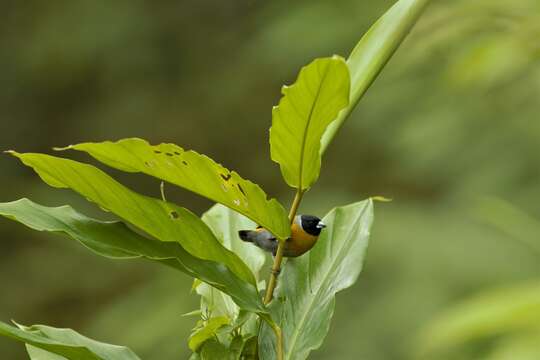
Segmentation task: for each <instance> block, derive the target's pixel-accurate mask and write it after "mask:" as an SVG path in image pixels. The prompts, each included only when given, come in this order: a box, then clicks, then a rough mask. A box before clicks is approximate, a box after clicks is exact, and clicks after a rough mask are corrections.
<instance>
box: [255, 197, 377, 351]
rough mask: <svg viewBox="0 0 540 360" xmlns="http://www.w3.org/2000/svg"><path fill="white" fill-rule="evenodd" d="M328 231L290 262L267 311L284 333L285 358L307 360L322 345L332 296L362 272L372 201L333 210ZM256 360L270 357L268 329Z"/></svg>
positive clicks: (271, 347) (327, 218)
mask: <svg viewBox="0 0 540 360" xmlns="http://www.w3.org/2000/svg"><path fill="white" fill-rule="evenodd" d="M323 221H324V223H325V224H327V228H326V230H325V231H324V232H322V233H321V236H320V239H319V240H318V241H317V244H316V245H315V247H314V248H313V249H312V250H311V251H310V252H308V253H307V254H305V255H303V256H301V257H299V258H295V259H289V260H288V261H287V263H286V264H285V266H284V268H283V271H282V274H283V275H282V276H281V277H280V278H279V283H278V288H277V289H276V296H275V300H274V301H273V302H272V303H271V306H270V310H271V315H272V318H273V319H274V320H276V321H277V322H278V324H279V325H280V326H281V329H282V331H283V339H284V346H285V353H284V359H285V360H293V359H294V360H302V359H306V358H307V357H308V355H309V353H310V352H311V351H312V350H314V349H317V348H319V347H320V346H321V344H322V342H323V340H324V338H325V336H326V334H327V333H328V329H329V327H330V321H331V318H332V315H333V312H334V303H335V295H336V293H337V292H339V291H341V290H343V289H346V288H348V287H350V286H351V285H352V284H354V282H355V281H356V279H357V278H358V275H359V274H360V271H361V270H362V263H363V261H364V256H365V252H366V248H367V245H368V238H369V232H370V227H371V224H372V222H373V202H372V200H371V199H370V200H365V201H362V202H358V203H354V204H351V205H348V206H344V207H338V208H335V209H334V210H332V211H331V212H330V213H329V214H328V215H326V216H325V217H324V219H323ZM259 341H260V356H261V359H265V360H270V359H275V358H276V357H275V337H274V336H273V333H272V331H271V330H270V328H269V327H268V326H265V327H264V332H263V334H262V335H261V336H260V337H259Z"/></svg>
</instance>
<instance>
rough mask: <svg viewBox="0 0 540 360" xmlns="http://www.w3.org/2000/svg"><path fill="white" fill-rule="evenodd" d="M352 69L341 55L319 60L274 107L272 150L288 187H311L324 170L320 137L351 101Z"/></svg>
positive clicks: (302, 71)
mask: <svg viewBox="0 0 540 360" xmlns="http://www.w3.org/2000/svg"><path fill="white" fill-rule="evenodd" d="M349 87H350V82H349V71H348V69H347V65H346V63H345V61H344V60H343V59H342V58H341V57H338V56H334V57H332V58H322V59H316V60H314V61H313V62H311V64H309V65H307V66H305V67H303V68H302V70H301V71H300V74H299V75H298V79H297V80H296V82H295V83H294V84H293V85H291V86H284V87H283V89H282V92H283V97H282V98H281V100H280V102H279V105H278V106H275V107H274V108H273V109H272V128H271V129H270V150H271V156H272V160H273V161H275V162H277V163H278V164H279V166H280V168H281V173H282V175H283V178H284V179H285V181H286V182H287V184H288V185H289V186H292V187H294V188H299V189H302V190H303V189H307V188H309V187H310V186H311V185H312V184H313V183H314V182H315V181H316V180H317V178H318V177H319V172H320V169H321V154H320V146H321V137H322V135H323V133H324V131H325V130H326V128H327V126H328V125H329V124H330V123H331V122H332V121H333V120H334V119H335V118H336V116H337V115H338V113H339V111H340V110H341V109H343V108H344V107H346V106H347V104H348V102H349Z"/></svg>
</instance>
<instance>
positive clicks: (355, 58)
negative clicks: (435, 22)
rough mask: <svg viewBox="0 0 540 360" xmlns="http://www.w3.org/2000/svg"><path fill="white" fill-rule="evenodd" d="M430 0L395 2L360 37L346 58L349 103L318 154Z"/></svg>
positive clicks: (335, 122)
mask: <svg viewBox="0 0 540 360" xmlns="http://www.w3.org/2000/svg"><path fill="white" fill-rule="evenodd" d="M429 1H430V0H399V1H397V2H396V3H395V4H394V5H393V6H392V7H391V8H390V9H389V10H388V11H387V12H386V13H385V14H384V15H383V16H382V17H381V18H379V20H377V22H376V23H375V24H373V26H371V28H370V29H369V30H368V31H367V32H366V33H365V34H364V36H362V38H361V39H360V41H359V42H358V44H357V45H356V47H355V48H354V49H353V51H352V52H351V54H350V55H349V58H348V59H347V65H348V67H349V71H350V76H351V92H350V100H349V105H348V106H347V107H346V108H345V109H344V110H343V111H342V112H341V113H340V114H339V116H338V117H337V119H336V121H334V122H333V123H332V124H330V126H329V127H328V129H327V130H326V132H325V134H324V136H323V138H322V141H321V153H324V152H325V151H326V148H327V147H328V145H329V144H330V142H331V141H332V139H333V138H334V136H335V135H336V133H337V131H338V130H339V128H340V127H341V126H342V125H343V123H344V122H345V120H346V119H347V118H348V117H349V115H350V114H351V112H352V111H353V109H354V107H355V106H356V104H358V101H360V99H361V98H362V96H363V95H364V94H365V92H366V91H367V89H368V88H369V86H370V85H371V84H372V83H373V81H375V79H376V78H377V76H378V75H379V73H380V72H381V71H382V69H383V68H384V66H385V65H386V63H387V62H388V60H390V58H391V57H392V55H393V54H394V52H395V51H396V50H397V48H398V47H399V45H400V44H401V42H402V41H403V40H404V39H405V37H406V36H407V34H408V33H409V31H410V30H411V28H412V27H413V25H414V24H415V23H416V21H417V20H418V18H419V17H420V15H421V14H422V11H423V10H424V9H425V7H426V5H427V4H428V3H429Z"/></svg>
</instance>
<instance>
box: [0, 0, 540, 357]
mask: <svg viewBox="0 0 540 360" xmlns="http://www.w3.org/2000/svg"><path fill="white" fill-rule="evenodd" d="M392 3H393V1H390V0H380V1H361V0H336V1H328V0H302V1H294V2H291V1H285V0H274V1H262V0H234V1H221V0H204V1H189V0H188V1H160V2H155V1H143V0H130V1H127V0H118V1H103V0H69V1H68V0H59V1H46V2H44V1H38V0H26V1H9V0H2V1H0V12H1V13H2V21H1V22H0V54H1V56H0V79H1V87H0V148H1V149H17V150H19V151H32V152H51V151H52V150H51V148H52V147H53V146H63V145H68V144H70V143H77V142H81V141H98V140H109V139H111V140H112V139H119V138H123V137H131V136H137V137H143V138H146V139H148V140H150V141H151V142H154V143H157V142H174V143H177V144H179V145H181V146H183V147H185V148H191V149H195V150H197V151H199V152H202V153H205V154H208V155H209V156H211V157H213V158H214V159H216V160H217V161H219V162H221V163H223V164H224V165H226V166H227V167H229V168H231V169H235V170H237V171H238V172H239V173H240V174H242V175H243V176H244V177H246V178H248V179H251V180H253V181H255V182H257V183H259V184H260V185H261V186H262V187H263V188H264V189H265V190H266V191H267V192H268V193H270V194H271V195H272V196H275V197H277V198H279V199H280V200H281V201H283V202H285V203H289V202H290V201H291V198H292V191H291V189H289V188H287V186H286V185H285V184H284V183H283V181H282V180H281V177H280V172H279V168H278V166H277V165H276V164H274V163H272V162H271V161H270V160H269V146H268V128H269V126H270V122H271V107H272V106H273V105H274V104H276V103H277V102H278V100H279V97H280V87H281V85H283V84H288V83H291V82H293V81H294V79H295V77H296V74H297V72H298V70H299V68H300V67H301V66H302V65H304V64H307V63H308V62H310V61H311V60H312V59H313V58H315V57H319V56H328V55H332V54H341V55H343V56H346V55H347V54H348V53H349V51H350V50H351V49H352V47H353V46H354V44H355V43H356V42H357V40H358V39H359V37H360V36H361V35H362V34H363V32H364V31H365V30H366V29H367V28H368V27H369V25H370V24H371V23H373V22H374V21H375V20H376V19H377V18H378V17H379V16H380V15H381V14H382V13H383V12H384V11H385V10H386V9H387V8H388V7H389V6H390V5H391V4H392ZM539 39H540V3H539V2H538V1H536V0H474V1H471V0H452V1H450V0H447V1H442V0H439V1H436V0H435V1H433V3H432V4H431V6H430V7H429V8H428V10H427V12H426V13H425V14H424V16H423V17H422V18H421V21H420V22H419V23H418V24H417V26H416V27H415V29H414V31H413V32H412V33H411V35H410V36H409V37H408V39H407V40H406V42H405V43H404V44H403V46H402V47H401V48H400V49H399V51H398V52H397V53H396V55H395V57H394V58H393V59H392V60H391V61H390V63H389V64H388V66H387V68H386V69H385V70H384V71H383V73H382V75H381V76H380V78H379V79H377V81H376V82H375V84H374V85H373V86H372V88H371V89H370V90H369V91H368V93H367V95H366V96H365V98H364V99H363V100H362V101H361V102H360V104H359V105H358V107H357V109H356V111H355V112H354V114H353V116H352V117H351V118H350V119H349V121H348V122H347V123H346V125H345V126H344V128H342V131H341V132H340V133H339V134H338V136H337V137H336V140H335V141H334V143H333V144H332V145H331V147H330V148H329V150H328V151H327V153H326V154H325V158H324V159H323V169H322V173H321V177H320V180H319V182H318V183H317V184H316V186H315V187H314V188H313V189H312V190H311V191H310V192H309V193H308V195H307V196H306V197H305V202H304V204H303V206H302V211H303V212H309V213H315V214H321V215H323V214H324V213H326V212H327V211H329V210H330V209H331V208H332V207H334V206H337V205H344V204H347V203H351V202H353V201H357V200H360V199H364V198H366V197H369V196H373V195H383V196H385V197H389V198H392V199H393V201H392V202H391V203H378V204H377V206H376V221H375V225H374V229H373V236H372V239H371V243H370V247H369V250H368V256H367V261H366V263H365V269H364V272H363V274H362V275H361V277H360V279H359V282H358V283H357V284H356V285H355V286H354V287H353V288H351V289H349V290H347V291H345V292H343V293H340V294H339V295H338V298H337V308H336V313H335V317H334V321H333V324H332V327H331V329H330V333H329V335H328V338H327V341H326V343H325V344H324V346H323V347H322V348H321V349H320V350H318V351H316V352H314V353H313V354H312V357H311V358H312V359H366V360H385V359H414V358H416V357H417V348H418V334H419V333H421V332H422V329H423V328H425V326H427V324H430V323H431V322H432V321H433V319H436V318H437V317H438V316H439V314H441V313H442V312H445V311H447V309H449V308H452V307H453V306H454V305H455V304H456V303H459V302H460V301H462V300H464V299H467V298H468V297H470V296H474V295H475V294H478V293H481V292H483V291H487V290H489V289H492V288H494V287H503V288H504V287H505V286H512V285H514V284H521V283H523V282H535V281H536V279H538V276H539V273H540V261H539V260H540V251H538V249H539V246H538V243H540V232H538V229H540V227H538V226H537V227H535V226H530V227H528V228H527V227H523V226H521V225H520V224H521V223H520V218H521V217H526V218H527V219H528V220H527V221H529V223H530V222H535V221H536V220H535V219H538V218H540V201H539V199H540V166H539V165H540V164H539V154H540V121H539V113H540V101H539V99H540V66H539V60H540V43H539ZM63 155H65V156H70V157H73V158H77V159H84V160H85V161H90V160H89V159H88V158H86V157H84V156H81V155H80V154H79V155H77V154H71V153H65V154H63ZM108 171H109V170H108ZM110 173H111V174H113V175H115V176H116V177H117V178H118V179H120V180H122V181H123V182H124V183H126V184H128V185H129V186H131V187H133V188H135V189H137V190H139V191H141V192H143V193H145V194H149V195H153V196H158V195H159V183H158V181H157V180H153V179H148V178H145V177H142V176H137V175H129V176H125V175H122V174H119V173H118V172H114V171H110ZM167 191H168V198H169V199H170V200H174V201H176V202H177V203H179V204H181V205H183V206H186V207H188V208H191V209H193V210H194V211H195V212H197V213H199V214H201V213H202V212H204V211H205V210H206V209H208V208H209V207H210V206H211V203H210V202H208V201H206V200H204V199H201V198H198V197H195V196H193V195H191V194H189V193H188V192H185V191H182V190H176V189H173V188H172V187H169V188H168V190H167ZM21 197H29V198H31V199H33V200H34V201H36V202H39V203H42V204H45V205H51V206H53V205H62V204H66V203H69V204H71V205H73V206H74V207H75V208H76V209H78V210H81V211H84V212H86V213H88V214H90V215H97V216H99V217H100V218H107V216H108V215H107V214H103V213H101V212H99V210H97V209H96V208H94V207H93V206H92V205H90V204H87V203H86V202H85V201H84V200H83V199H82V198H80V197H78V196H76V195H74V194H73V193H70V192H69V191H64V190H58V189H52V188H48V187H47V186H46V185H45V184H43V183H42V182H40V180H39V179H38V177H37V176H35V174H33V173H32V172H31V171H30V170H29V169H27V168H25V167H23V166H21V165H20V164H19V163H18V162H17V161H15V160H14V159H12V158H9V157H7V156H4V157H0V201H10V200H15V199H18V198H21ZM499 205H500V206H499ZM502 208H504V209H508V208H511V209H514V210H515V211H513V212H512V214H513V216H514V217H515V218H514V219H513V221H509V218H508V216H506V215H505V214H507V212H504V211H503V212H501V211H500V210H501V209H502ZM531 229H534V230H531ZM0 239H1V246H0V319H1V320H3V321H9V320H10V319H16V320H17V321H18V322H20V323H23V324H34V323H45V324H49V325H53V326H58V327H72V328H74V329H76V330H78V331H80V332H82V333H83V334H85V335H87V336H90V337H92V338H96V339H98V340H102V341H107V342H111V343H118V344H122V345H128V346H130V347H131V348H132V349H134V350H135V351H136V352H137V353H138V354H139V355H140V356H141V357H142V358H143V359H159V360H161V359H165V360H167V359H184V358H187V357H188V348H187V345H186V337H187V336H188V334H189V332H190V329H191V327H192V326H193V322H194V320H193V319H192V318H186V317H182V316H181V314H183V313H186V312H188V311H191V310H193V309H195V308H196V307H197V306H198V299H197V297H196V296H195V295H194V294H190V292H189V289H190V285H191V280H190V279H189V278H188V277H186V276H183V275H181V274H177V273H176V272H173V271H172V270H168V269H162V268H161V267H159V266H158V265H154V264H151V263H146V262H144V261H142V260H141V261H123V262H118V261H116V262H115V261H111V260H107V259H103V258H99V257H97V256H95V255H93V254H92V253H90V252H89V251H87V250H86V249H84V248H83V247H81V246H80V245H79V244H77V243H75V242H74V241H71V240H68V239H67V238H63V237H60V236H55V235H52V234H42V233H36V232H32V231H31V230H28V229H26V228H24V227H23V226H22V225H19V224H17V223H15V222H11V221H8V220H5V219H0ZM539 301H540V300H539ZM536 324H537V328H538V327H539V326H540V325H539V324H540V323H539V322H537V323H536ZM499 338H502V335H500V334H499V335H498V337H496V338H495V339H494V340H492V341H489V342H487V343H483V345H482V346H480V347H478V349H477V350H478V351H480V352H476V353H475V354H476V355H475V356H476V357H475V358H477V359H478V358H480V359H482V358H491V357H490V356H491V355H492V354H493V352H494V351H495V350H496V349H497V346H498V344H500V342H499V343H498V342H497V339H499ZM501 341H502V340H501ZM538 346H539V347H540V345H538ZM0 355H1V358H2V359H25V358H26V355H25V352H24V347H23V346H22V345H21V344H18V343H14V342H11V341H10V340H8V339H4V338H2V339H0ZM467 356H472V355H470V353H468V352H466V351H461V350H459V349H458V350H456V352H455V353H454V355H453V356H452V357H450V358H452V359H469V358H470V357H467ZM438 358H439V359H442V357H438ZM538 358H540V355H539V357H532V358H531V359H538ZM513 359H518V360H519V359H521V358H518V357H514V358H513Z"/></svg>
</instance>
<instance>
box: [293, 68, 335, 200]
mask: <svg viewBox="0 0 540 360" xmlns="http://www.w3.org/2000/svg"><path fill="white" fill-rule="evenodd" d="M318 72H319V71H318V69H317V73H318ZM328 72H329V66H328V65H327V66H326V69H325V72H324V75H323V76H322V79H321V81H320V82H319V86H318V87H317V91H316V94H315V99H314V100H313V103H312V104H311V108H310V109H309V115H308V121H307V124H306V127H305V128H304V135H303V136H302V145H300V169H299V174H298V175H299V179H298V188H299V189H300V190H302V176H303V175H304V174H303V173H304V157H305V153H306V141H307V133H308V131H309V126H310V125H311V120H312V119H313V111H314V110H315V107H316V106H317V101H318V100H319V96H320V95H321V92H322V91H321V88H322V84H323V83H324V81H325V80H326V76H327V75H328ZM319 75H320V74H319Z"/></svg>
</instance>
